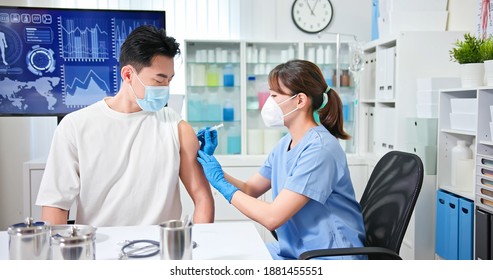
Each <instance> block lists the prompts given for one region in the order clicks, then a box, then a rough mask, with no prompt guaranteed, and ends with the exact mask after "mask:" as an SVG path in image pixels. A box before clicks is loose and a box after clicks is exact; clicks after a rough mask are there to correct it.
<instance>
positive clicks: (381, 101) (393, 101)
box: [376, 99, 395, 103]
mask: <svg viewBox="0 0 493 280" xmlns="http://www.w3.org/2000/svg"><path fill="white" fill-rule="evenodd" d="M376 103H395V99H389V100H381V99H376Z"/></svg>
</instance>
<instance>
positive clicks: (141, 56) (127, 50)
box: [120, 25, 180, 73]
mask: <svg viewBox="0 0 493 280" xmlns="http://www.w3.org/2000/svg"><path fill="white" fill-rule="evenodd" d="M179 54H180V44H179V43H177V42H176V40H175V38H173V37H169V36H167V35H166V30H164V29H158V28H157V27H155V26H152V25H141V26H139V27H137V28H135V29H134V30H133V31H132V32H131V33H130V34H129V35H128V37H127V39H125V42H123V44H122V47H121V49H120V68H121V67H123V66H125V65H129V64H130V65H132V66H133V67H134V68H135V70H136V71H137V73H138V72H140V70H141V69H142V68H143V67H148V66H150V65H151V64H152V59H153V58H154V57H155V56H156V55H163V56H167V57H171V58H174V57H175V56H176V55H179Z"/></svg>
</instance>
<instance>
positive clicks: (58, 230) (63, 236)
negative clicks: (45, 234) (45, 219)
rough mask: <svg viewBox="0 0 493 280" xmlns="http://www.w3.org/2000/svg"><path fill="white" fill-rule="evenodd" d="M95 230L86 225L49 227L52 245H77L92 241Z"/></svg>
mask: <svg viewBox="0 0 493 280" xmlns="http://www.w3.org/2000/svg"><path fill="white" fill-rule="evenodd" d="M95 237H96V228H95V227H93V226H88V225H56V226H52V227H51V241H52V244H65V245H68V244H78V243H82V242H86V241H89V240H91V241H92V240H93V239H95Z"/></svg>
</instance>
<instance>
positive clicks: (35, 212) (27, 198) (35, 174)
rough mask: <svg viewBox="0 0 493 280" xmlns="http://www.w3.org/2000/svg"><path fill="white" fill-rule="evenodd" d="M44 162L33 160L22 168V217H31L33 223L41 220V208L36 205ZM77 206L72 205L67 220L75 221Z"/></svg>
mask: <svg viewBox="0 0 493 280" xmlns="http://www.w3.org/2000/svg"><path fill="white" fill-rule="evenodd" d="M45 165H46V164H45V162H44V161H40V160H33V161H29V162H25V163H24V166H23V192H22V193H23V199H22V203H23V207H22V209H23V213H22V215H23V216H24V217H32V218H33V219H34V220H35V221H39V220H41V207H40V206H37V205H36V199H37V197H38V192H39V186H40V184H41V179H42V178H43V172H44V169H45ZM76 213H77V205H75V204H74V205H73V206H72V207H71V208H70V211H69V220H72V221H75V216H76Z"/></svg>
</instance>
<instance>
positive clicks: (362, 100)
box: [359, 99, 376, 104]
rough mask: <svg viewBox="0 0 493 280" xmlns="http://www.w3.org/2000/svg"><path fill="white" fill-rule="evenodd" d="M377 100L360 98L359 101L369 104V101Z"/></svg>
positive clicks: (372, 102)
mask: <svg viewBox="0 0 493 280" xmlns="http://www.w3.org/2000/svg"><path fill="white" fill-rule="evenodd" d="M375 102H376V101H375V99H360V100H359V103H363V104H367V103H371V104H374V103H375Z"/></svg>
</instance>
